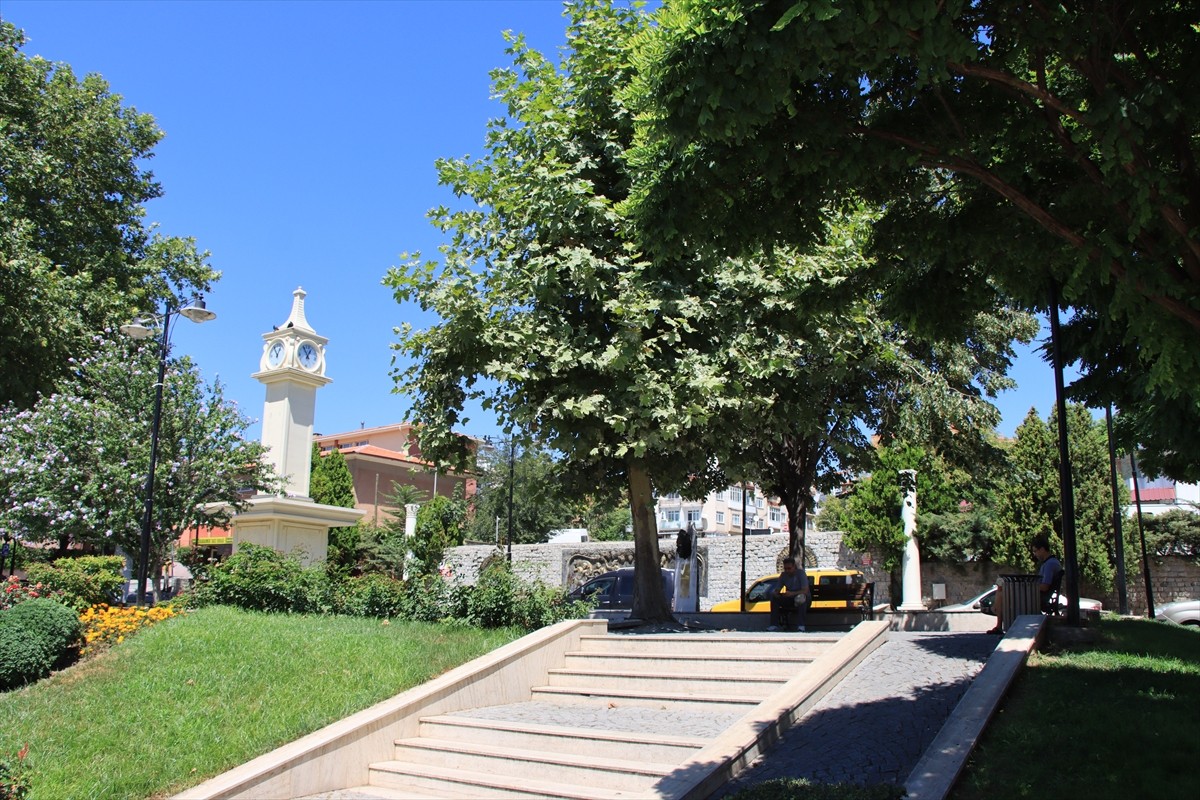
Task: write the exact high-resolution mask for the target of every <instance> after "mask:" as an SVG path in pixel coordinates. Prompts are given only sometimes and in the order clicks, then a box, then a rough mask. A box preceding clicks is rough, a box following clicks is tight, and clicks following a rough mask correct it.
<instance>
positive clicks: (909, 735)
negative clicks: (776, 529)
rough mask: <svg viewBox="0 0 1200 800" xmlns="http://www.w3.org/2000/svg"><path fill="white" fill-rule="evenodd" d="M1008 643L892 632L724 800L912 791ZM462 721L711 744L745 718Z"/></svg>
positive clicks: (548, 713)
mask: <svg viewBox="0 0 1200 800" xmlns="http://www.w3.org/2000/svg"><path fill="white" fill-rule="evenodd" d="M781 635H786V634H781ZM800 635H801V636H802V635H804V634H800ZM999 641H1000V639H999V637H996V636H991V635H989V634H984V633H926V632H920V633H915V632H914V633H910V632H902V631H890V632H889V633H888V638H887V641H885V642H884V643H883V644H882V645H880V646H879V648H877V649H876V650H875V651H874V652H872V653H871V654H870V655H868V656H867V657H866V658H865V659H863V662H862V663H861V664H859V665H858V667H857V668H855V670H854V671H853V672H852V673H850V674H849V675H848V676H846V678H845V679H844V680H842V681H841V683H839V684H838V686H837V687H836V688H834V689H833V691H831V692H830V693H829V694H828V695H826V696H825V697H824V698H823V699H822V700H821V702H820V703H818V704H817V705H816V706H815V707H814V708H813V709H812V710H811V711H810V712H809V713H808V714H806V715H805V716H804V718H803V719H802V720H801V721H800V723H799V724H798V725H796V726H795V727H793V728H792V729H791V730H790V731H788V733H787V734H786V735H785V736H784V738H783V740H782V741H781V742H780V743H779V744H778V745H776V746H775V747H774V748H772V749H771V751H770V752H769V753H767V754H766V755H765V756H763V757H761V758H759V759H758V760H757V761H756V762H755V763H754V764H753V765H752V766H751V767H750V769H749V770H747V771H746V772H744V773H743V774H742V775H741V776H740V777H739V778H737V779H736V780H734V781H732V782H730V783H729V784H727V785H726V786H725V788H724V789H723V790H722V791H721V792H720V793H718V794H717V795H714V797H725V796H727V795H729V794H731V793H733V792H736V791H737V790H739V789H741V788H743V787H745V786H749V785H752V784H755V783H761V782H763V781H767V780H771V779H774V778H784V777H794V778H808V779H809V780H812V781H814V782H820V783H839V782H849V783H858V784H874V783H895V784H902V783H904V781H905V779H906V778H907V777H908V775H909V773H910V772H911V771H912V769H913V767H915V766H916V764H917V761H918V760H920V758H921V756H922V754H923V753H924V752H925V749H926V748H927V747H928V746H929V744H930V742H932V741H933V738H934V736H936V735H937V733H938V731H939V730H941V727H942V725H943V724H944V723H945V722H946V719H947V718H948V717H949V716H950V712H951V711H952V710H953V709H954V706H955V705H956V704H957V703H958V701H959V699H960V698H961V697H962V695H963V693H964V692H965V691H966V690H967V687H968V686H969V685H970V683H971V680H972V679H973V678H974V677H975V676H976V675H977V674H978V673H979V671H980V670H981V669H983V665H984V663H985V662H986V661H987V658H988V656H989V655H991V653H992V651H993V650H994V649H995V647H996V643H997V642H999ZM457 713H458V714H461V715H463V716H470V717H484V718H490V719H503V720H510V721H518V722H531V723H544V724H557V725H567V726H575V727H585V728H600V729H603V730H611V731H631V732H642V733H663V734H673V733H674V734H677V733H687V734H694V735H697V736H709V737H713V736H716V735H718V734H719V733H721V732H722V731H723V730H725V729H726V728H727V727H728V726H729V725H731V724H733V722H734V721H735V720H736V719H737V718H738V717H739V716H740V715H739V714H728V713H708V712H679V711H674V712H666V711H662V710H657V709H651V708H637V707H614V708H602V709H592V708H586V707H580V706H565V707H564V706H559V705H554V704H552V703H538V702H528V703H514V704H511V705H504V706H491V707H488V708H476V709H471V710H469V711H462V712H457Z"/></svg>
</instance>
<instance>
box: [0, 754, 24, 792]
mask: <svg viewBox="0 0 1200 800" xmlns="http://www.w3.org/2000/svg"><path fill="white" fill-rule="evenodd" d="M28 754H29V745H25V746H24V747H22V748H21V749H20V751H19V752H18V753H17V760H16V761H9V760H8V759H7V758H2V757H0V800H24V798H25V797H28V796H29V776H28V775H27V774H26V771H25V756H26V755H28Z"/></svg>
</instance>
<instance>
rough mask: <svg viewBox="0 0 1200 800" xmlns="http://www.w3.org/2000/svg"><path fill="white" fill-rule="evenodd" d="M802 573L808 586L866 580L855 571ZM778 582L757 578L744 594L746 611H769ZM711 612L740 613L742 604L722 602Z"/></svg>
mask: <svg viewBox="0 0 1200 800" xmlns="http://www.w3.org/2000/svg"><path fill="white" fill-rule="evenodd" d="M804 573H805V574H806V575H808V582H809V583H810V584H813V585H815V584H823V583H866V581H867V578H866V576H865V575H863V574H862V573H861V572H860V571H858V570H856V569H808V570H805V571H804ZM778 581H779V575H767V576H765V577H762V578H759V579H758V580H756V581H755V582H754V583H752V584H751V585H750V589H749V590H748V591H747V592H746V610H747V611H755V612H757V611H766V612H769V611H770V610H771V594H772V593H773V592H774V591H775V584H776V583H777V582H778ZM848 606H849V603H848V602H847V601H845V600H817V601H816V602H814V603H813V604H812V606H811V607H812V608H847V607H848ZM711 610H712V611H741V610H742V603H741V601H740V600H737V599H734V600H724V601H722V602H720V603H717V604H716V605H714V606H713V607H712V609H711Z"/></svg>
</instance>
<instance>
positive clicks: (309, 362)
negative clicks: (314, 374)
mask: <svg viewBox="0 0 1200 800" xmlns="http://www.w3.org/2000/svg"><path fill="white" fill-rule="evenodd" d="M296 357H297V358H298V359H299V360H300V366H302V367H304V368H305V369H312V368H313V367H315V366H317V357H318V353H317V348H316V345H314V344H313V343H312V342H304V343H303V344H301V345H300V349H299V350H297V351H296Z"/></svg>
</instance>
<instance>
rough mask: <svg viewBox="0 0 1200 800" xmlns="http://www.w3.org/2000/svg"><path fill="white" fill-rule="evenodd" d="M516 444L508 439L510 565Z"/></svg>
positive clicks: (510, 556)
mask: <svg viewBox="0 0 1200 800" xmlns="http://www.w3.org/2000/svg"><path fill="white" fill-rule="evenodd" d="M516 454H517V444H516V441H515V440H514V439H513V437H512V436H509V437H508V555H507V558H508V563H510V564H511V563H512V523H513V483H514V480H513V475H514V472H515V467H516Z"/></svg>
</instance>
